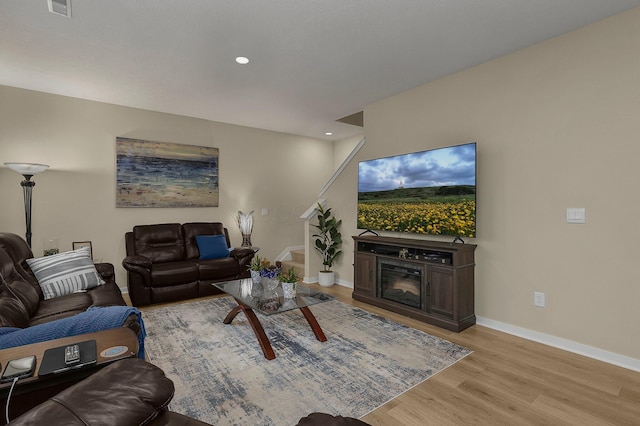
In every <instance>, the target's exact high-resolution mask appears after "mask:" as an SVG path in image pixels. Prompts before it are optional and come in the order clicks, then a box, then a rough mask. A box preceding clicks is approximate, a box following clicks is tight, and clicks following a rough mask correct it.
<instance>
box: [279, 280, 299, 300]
mask: <svg viewBox="0 0 640 426" xmlns="http://www.w3.org/2000/svg"><path fill="white" fill-rule="evenodd" d="M281 284H282V294H283V296H284V298H285V299H293V298H295V297H296V283H281Z"/></svg>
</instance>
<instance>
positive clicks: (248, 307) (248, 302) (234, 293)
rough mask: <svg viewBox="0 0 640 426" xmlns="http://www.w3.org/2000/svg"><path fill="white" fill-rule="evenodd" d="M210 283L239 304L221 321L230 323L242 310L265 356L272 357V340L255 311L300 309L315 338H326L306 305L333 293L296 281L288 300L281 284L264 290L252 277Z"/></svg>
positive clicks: (319, 301) (267, 311)
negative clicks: (292, 296)
mask: <svg viewBox="0 0 640 426" xmlns="http://www.w3.org/2000/svg"><path fill="white" fill-rule="evenodd" d="M213 285H214V286H215V287H217V288H219V289H220V290H222V291H223V292H225V293H227V294H228V295H230V296H231V297H233V298H234V299H235V301H236V302H237V303H238V306H236V307H235V308H233V309H232V310H231V312H229V314H228V315H227V316H226V318H225V319H224V321H223V323H224V324H231V321H233V319H234V318H235V317H236V315H238V314H239V313H240V312H241V311H242V312H244V315H245V316H246V317H247V320H248V321H249V324H250V325H251V328H252V329H253V332H254V333H255V335H256V337H257V338H258V342H259V343H260V347H261V348H262V353H263V354H264V357H265V358H267V359H274V358H275V357H276V355H275V353H274V352H273V348H272V347H271V342H270V341H269V338H268V337H267V334H266V333H265V332H264V328H263V327H262V324H261V323H260V320H258V317H257V316H256V314H255V313H256V312H258V313H260V314H262V315H275V314H281V313H283V312H287V311H291V310H294V309H300V312H302V315H304V317H305V319H306V320H307V322H308V323H309V325H310V326H311V330H313V333H314V334H315V335H316V339H318V340H319V341H320V342H326V341H327V338H326V337H325V335H324V332H323V331H322V328H320V324H318V321H317V320H316V317H315V316H313V313H311V310H310V309H309V306H311V305H315V304H318V303H322V302H326V301H328V300H333V299H334V297H333V296H330V295H328V294H325V293H322V292H320V291H317V290H314V289H312V288H310V287H306V286H303V285H300V284H297V285H296V297H295V298H292V299H288V298H284V296H283V293H282V287H281V286H280V285H278V286H277V287H276V288H275V289H267V288H265V287H264V286H263V285H262V284H261V283H259V284H254V282H253V280H252V279H251V278H244V279H240V280H233V281H225V282H219V283H213Z"/></svg>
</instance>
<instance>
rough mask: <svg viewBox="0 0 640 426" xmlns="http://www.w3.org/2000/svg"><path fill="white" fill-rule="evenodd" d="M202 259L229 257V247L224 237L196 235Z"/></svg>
mask: <svg viewBox="0 0 640 426" xmlns="http://www.w3.org/2000/svg"><path fill="white" fill-rule="evenodd" d="M196 243H197V244H198V250H200V259H202V260H204V259H220V258H222V257H229V247H227V240H226V239H225V237H224V235H196Z"/></svg>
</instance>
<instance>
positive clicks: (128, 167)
mask: <svg viewBox="0 0 640 426" xmlns="http://www.w3.org/2000/svg"><path fill="white" fill-rule="evenodd" d="M218 197H219V191H218V148H212V147H206V146H195V145H181V144H176V143H166V142H154V141H145V140H140V139H129V138H116V207H217V206H218Z"/></svg>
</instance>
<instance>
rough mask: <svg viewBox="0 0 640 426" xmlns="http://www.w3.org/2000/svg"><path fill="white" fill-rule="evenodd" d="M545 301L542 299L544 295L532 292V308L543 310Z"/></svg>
mask: <svg viewBox="0 0 640 426" xmlns="http://www.w3.org/2000/svg"><path fill="white" fill-rule="evenodd" d="M546 304H547V303H546V300H545V297H544V293H542V292H540V291H534V292H533V305H534V306H538V307H540V308H544V307H545V305H546Z"/></svg>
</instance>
